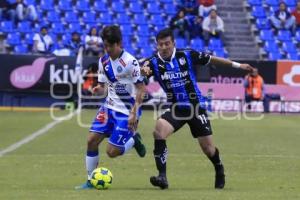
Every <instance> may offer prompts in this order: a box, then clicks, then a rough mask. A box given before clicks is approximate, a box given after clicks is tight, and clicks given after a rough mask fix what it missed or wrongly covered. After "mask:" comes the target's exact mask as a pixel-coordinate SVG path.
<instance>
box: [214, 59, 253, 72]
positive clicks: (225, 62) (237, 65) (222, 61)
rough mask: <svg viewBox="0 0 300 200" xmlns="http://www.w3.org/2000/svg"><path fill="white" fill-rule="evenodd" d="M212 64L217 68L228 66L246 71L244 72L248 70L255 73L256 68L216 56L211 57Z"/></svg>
mask: <svg viewBox="0 0 300 200" xmlns="http://www.w3.org/2000/svg"><path fill="white" fill-rule="evenodd" d="M210 63H211V64H213V65H215V66H228V67H234V68H240V69H244V70H247V71H253V70H254V68H253V67H252V66H251V65H249V64H247V63H238V62H234V61H231V60H228V59H224V58H220V57H216V56H211V60H210Z"/></svg>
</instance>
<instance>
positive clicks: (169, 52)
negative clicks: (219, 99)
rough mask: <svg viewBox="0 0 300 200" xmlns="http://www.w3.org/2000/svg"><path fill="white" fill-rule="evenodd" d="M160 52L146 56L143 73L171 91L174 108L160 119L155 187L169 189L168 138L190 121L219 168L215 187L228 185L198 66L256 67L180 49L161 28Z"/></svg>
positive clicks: (153, 180) (207, 153) (156, 143)
mask: <svg viewBox="0 0 300 200" xmlns="http://www.w3.org/2000/svg"><path fill="white" fill-rule="evenodd" d="M156 42H157V50H158V53H157V54H155V55H153V56H152V57H150V58H148V59H146V61H145V62H144V64H143V67H142V69H141V72H142V75H146V76H151V75H153V76H154V77H155V79H156V80H157V81H158V82H159V84H160V86H161V87H162V88H163V90H164V91H165V92H166V94H167V98H168V102H170V109H169V110H167V111H166V112H165V113H164V114H162V116H161V117H160V118H159V119H158V120H157V122H156V126H155V130H154V132H153V135H154V151H153V153H154V158H155V162H156V167H157V169H158V172H159V174H158V176H152V177H150V182H151V184H152V185H153V186H157V187H160V188H161V189H166V188H168V181H167V175H166V163H167V156H168V149H167V145H166V139H167V137H169V136H170V135H171V134H172V133H174V132H176V131H177V130H178V129H180V128H181V127H182V126H183V125H184V124H186V123H187V124H188V125H189V127H190V130H191V133H192V135H193V137H194V138H196V139H197V140H198V142H199V145H200V147H201V149H202V151H203V152H204V153H205V154H206V155H207V157H208V158H209V160H210V161H211V162H212V163H213V165H214V168H215V172H216V173H215V188H216V189H222V188H224V186H225V173H224V166H223V164H222V162H221V159H220V152H219V150H218V148H216V147H215V146H214V144H213V139H212V128H211V125H210V121H209V119H208V117H207V113H206V109H205V102H204V101H205V100H204V98H203V96H202V94H201V91H200V90H199V88H198V86H197V81H196V75H195V67H196V66H197V65H207V64H208V63H211V64H213V65H216V66H221V65H223V66H228V67H236V68H241V69H245V70H253V68H252V67H251V66H250V65H248V64H240V63H237V62H232V61H230V60H227V59H223V58H218V57H214V56H210V55H208V54H205V53H200V52H197V51H195V50H191V49H176V48H175V42H174V36H173V33H172V31H171V30H170V29H163V30H161V31H160V32H159V33H158V34H157V36H156Z"/></svg>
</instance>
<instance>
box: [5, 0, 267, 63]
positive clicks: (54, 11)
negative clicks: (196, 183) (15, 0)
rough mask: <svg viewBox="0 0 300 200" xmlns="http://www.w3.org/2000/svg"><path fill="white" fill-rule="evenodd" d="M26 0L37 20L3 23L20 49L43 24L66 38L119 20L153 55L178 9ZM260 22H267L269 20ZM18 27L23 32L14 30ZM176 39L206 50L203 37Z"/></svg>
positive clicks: (166, 0)
mask: <svg viewBox="0 0 300 200" xmlns="http://www.w3.org/2000/svg"><path fill="white" fill-rule="evenodd" d="M251 1H253V5H256V6H262V4H260V3H258V1H259V0H251ZM24 2H25V3H27V4H31V5H35V6H36V8H37V14H38V21H37V22H31V21H30V22H28V21H23V22H18V23H17V24H14V23H13V22H11V21H1V23H0V32H3V33H4V34H5V36H6V40H8V42H9V45H11V47H12V49H13V50H14V51H15V52H16V53H26V52H28V51H29V50H30V49H31V47H32V45H33V40H32V39H33V35H34V33H36V32H39V31H40V27H41V26H43V25H46V26H47V27H49V33H50V34H51V36H52V37H53V38H54V39H55V38H58V40H62V41H66V40H67V39H69V37H70V34H71V33H72V32H78V33H80V34H81V35H82V37H84V36H85V34H87V32H88V31H89V29H90V27H92V26H97V27H99V28H102V27H103V26H105V25H107V24H119V25H120V27H121V29H122V32H123V35H124V38H123V42H124V47H126V49H128V51H130V52H134V53H136V54H137V55H136V56H137V57H138V56H149V55H150V54H151V53H152V52H153V51H154V49H155V44H154V43H153V42H152V41H154V34H156V33H157V32H158V31H159V30H161V29H163V28H165V27H166V26H168V24H169V21H170V19H171V17H172V16H174V15H175V14H176V13H177V7H176V6H177V5H176V2H175V1H174V0H160V1H155V0H110V1H106V0H59V1H58V0H24ZM249 2H250V0H249ZM259 23H260V24H261V26H264V23H265V22H263V21H261V22H259ZM266 29H267V27H266ZM15 31H17V32H18V33H20V34H11V33H14V32H15ZM8 36H9V37H8ZM57 36H59V37H57ZM61 36H62V39H61ZM176 41H177V45H178V48H186V47H192V48H194V49H196V50H199V51H200V50H205V47H204V43H203V41H202V39H199V38H196V39H194V40H192V41H185V40H184V39H182V38H176ZM152 43H153V44H152ZM149 44H150V46H149ZM210 47H211V50H212V51H215V52H217V54H219V55H222V54H224V53H225V51H224V47H223V45H221V46H218V45H217V46H215V45H212V46H210Z"/></svg>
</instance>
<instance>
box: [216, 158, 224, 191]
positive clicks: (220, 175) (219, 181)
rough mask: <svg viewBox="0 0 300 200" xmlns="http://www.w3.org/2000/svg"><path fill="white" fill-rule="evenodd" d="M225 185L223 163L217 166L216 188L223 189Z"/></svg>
mask: <svg viewBox="0 0 300 200" xmlns="http://www.w3.org/2000/svg"><path fill="white" fill-rule="evenodd" d="M224 186H225V174H224V167H223V165H222V164H221V165H219V166H218V167H216V177H215V188H216V189H223V188H224Z"/></svg>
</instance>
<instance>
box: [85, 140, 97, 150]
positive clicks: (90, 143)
mask: <svg viewBox="0 0 300 200" xmlns="http://www.w3.org/2000/svg"><path fill="white" fill-rule="evenodd" d="M87 146H88V148H89V149H95V148H98V142H97V140H95V138H93V137H89V138H88V140H87Z"/></svg>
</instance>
